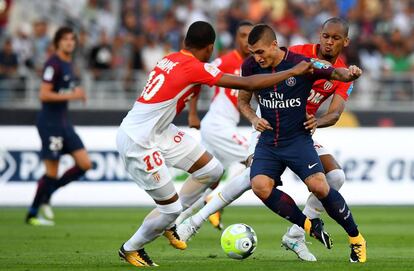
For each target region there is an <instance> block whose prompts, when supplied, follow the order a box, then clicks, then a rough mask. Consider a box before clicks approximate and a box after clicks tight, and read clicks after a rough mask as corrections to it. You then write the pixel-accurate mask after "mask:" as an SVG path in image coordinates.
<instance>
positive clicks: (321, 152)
mask: <svg viewBox="0 0 414 271" xmlns="http://www.w3.org/2000/svg"><path fill="white" fill-rule="evenodd" d="M313 147H314V148H315V151H316V152H317V153H318V156H322V155H328V154H330V155H332V154H331V152H330V151H329V150H328V149H326V148H325V147H324V146H322V145H321V144H319V142H318V141H316V140H315V139H314V140H313Z"/></svg>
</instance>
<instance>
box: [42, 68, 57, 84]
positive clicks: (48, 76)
mask: <svg viewBox="0 0 414 271" xmlns="http://www.w3.org/2000/svg"><path fill="white" fill-rule="evenodd" d="M54 74H55V69H53V67H52V66H47V67H46V69H45V71H44V73H43V80H45V81H51V80H52V79H53V75H54Z"/></svg>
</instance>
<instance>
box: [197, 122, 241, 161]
mask: <svg viewBox="0 0 414 271" xmlns="http://www.w3.org/2000/svg"><path fill="white" fill-rule="evenodd" d="M209 127H211V126H208V125H205V126H203V125H201V129H200V133H201V144H202V145H203V146H204V147H206V148H207V150H208V151H209V152H210V153H211V154H212V155H214V156H215V157H216V158H217V159H218V160H219V161H220V162H221V163H222V164H223V167H225V168H228V167H229V166H230V165H231V164H232V163H235V162H242V161H244V160H246V158H247V156H248V149H249V145H248V140H247V139H246V138H245V137H244V136H243V135H241V134H240V133H239V132H238V130H237V127H232V126H230V127H223V126H220V127H217V126H215V127H214V128H213V127H211V128H209Z"/></svg>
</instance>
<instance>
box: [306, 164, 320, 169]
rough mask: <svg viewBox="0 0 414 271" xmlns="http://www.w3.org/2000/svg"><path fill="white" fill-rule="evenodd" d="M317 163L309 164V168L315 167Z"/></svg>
mask: <svg viewBox="0 0 414 271" xmlns="http://www.w3.org/2000/svg"><path fill="white" fill-rule="evenodd" d="M317 164H318V163H315V164H312V165H310V164H309V165H308V168H309V169H312V168H314V167H315V166H316V165H317Z"/></svg>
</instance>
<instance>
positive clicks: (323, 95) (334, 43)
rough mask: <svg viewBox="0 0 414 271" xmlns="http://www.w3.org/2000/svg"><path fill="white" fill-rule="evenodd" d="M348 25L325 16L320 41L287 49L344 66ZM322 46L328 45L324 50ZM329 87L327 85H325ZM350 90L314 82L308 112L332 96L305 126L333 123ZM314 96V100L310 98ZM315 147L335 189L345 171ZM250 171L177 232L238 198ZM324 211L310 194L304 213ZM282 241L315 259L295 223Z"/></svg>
mask: <svg viewBox="0 0 414 271" xmlns="http://www.w3.org/2000/svg"><path fill="white" fill-rule="evenodd" d="M348 42H349V40H348V24H347V23H346V22H345V21H343V20H342V19H339V18H331V19H328V20H327V21H326V22H325V23H324V24H323V26H322V31H321V34H320V44H307V45H299V46H293V47H291V48H289V49H290V50H292V51H293V52H296V53H300V54H303V55H305V56H308V57H312V58H319V59H323V60H326V61H328V62H330V63H331V64H333V65H334V66H335V67H346V66H345V63H344V62H343V61H342V59H341V58H340V53H341V52H342V49H343V48H344V47H346V46H347V45H348ZM326 48H329V50H327V49H326ZM327 86H329V87H327ZM351 91H352V84H351V83H343V82H338V81H334V82H330V81H326V80H319V81H317V82H316V83H315V84H314V86H313V90H312V92H311V94H310V96H309V98H308V104H307V111H308V112H310V113H311V114H315V113H316V110H317V109H318V108H319V106H320V105H321V104H322V103H323V102H324V101H325V100H326V99H327V98H328V97H329V96H331V95H333V96H334V97H333V99H332V101H331V104H330V106H329V108H328V111H327V112H326V113H325V114H323V115H322V116H321V117H320V118H318V119H317V120H316V119H315V118H314V117H313V115H310V118H309V120H308V121H307V122H306V123H305V126H306V127H307V128H308V129H309V130H312V129H313V128H314V127H316V126H318V127H329V126H331V125H334V124H335V123H336V121H337V120H338V119H339V117H340V115H341V113H342V112H343V110H344V108H345V102H346V99H347V98H348V95H349V94H350V92H351ZM243 95H244V97H241V99H239V106H240V109H241V110H251V109H250V103H249V102H250V99H251V95H250V94H247V93H245V92H243ZM315 97H317V98H318V99H314V98H315ZM251 121H252V122H253V126H254V128H255V129H256V130H257V131H259V132H263V131H264V130H266V129H268V128H269V127H270V126H269V124H268V123H267V121H265V120H264V119H260V118H259V119H256V120H251ZM258 135H259V133H258V132H257V133H254V134H253V135H252V138H251V142H250V149H249V154H252V153H253V152H254V149H255V146H256V142H257V140H256V139H257V137H258ZM314 146H315V149H316V151H317V153H318V155H319V157H320V159H321V161H322V163H323V166H324V170H325V172H326V177H327V181H328V183H329V185H330V186H332V187H333V188H335V189H339V188H340V187H341V186H342V185H343V183H344V182H345V173H344V171H343V170H342V169H341V168H340V166H339V165H338V163H337V162H336V161H335V159H334V157H333V156H332V154H331V153H330V152H329V150H327V149H325V148H324V147H323V146H322V145H320V144H319V143H317V142H316V141H314ZM249 175H250V170H249V169H246V170H245V171H244V172H243V173H242V174H240V175H239V176H237V177H235V178H234V179H232V180H230V181H229V182H228V183H226V184H225V186H224V187H223V188H222V189H221V192H220V193H219V194H218V195H216V196H214V197H213V198H212V200H211V202H209V203H208V204H207V205H206V206H205V207H203V208H202V209H201V210H200V211H199V212H198V213H197V214H195V215H194V216H192V217H191V218H190V219H188V220H186V221H185V222H184V223H183V224H181V225H179V226H178V229H177V231H178V234H179V235H180V237H182V239H183V240H187V239H188V238H189V237H191V235H193V234H194V233H195V230H198V228H199V227H200V226H201V224H202V223H203V221H204V220H206V218H207V217H208V216H209V215H210V214H212V213H214V212H216V211H217V210H220V209H222V208H223V207H225V206H227V205H228V204H230V203H231V202H233V201H234V200H236V199H237V198H238V197H240V196H241V195H242V194H243V193H244V192H245V191H246V190H248V189H250V178H249ZM323 211H324V208H323V206H322V204H321V203H320V202H319V200H318V199H317V198H316V197H315V196H313V194H311V195H310V197H309V199H308V201H307V203H306V205H305V209H304V211H303V212H304V214H305V215H306V216H308V217H310V218H317V217H320V215H321V212H323ZM282 244H283V246H285V247H286V248H288V249H290V250H292V251H294V252H295V253H296V254H297V255H298V257H299V258H300V259H302V260H306V261H315V260H316V258H315V256H314V255H313V254H312V253H310V252H309V250H308V248H307V247H306V243H305V234H304V231H303V229H301V228H300V227H299V226H297V225H293V226H292V227H291V228H289V230H288V232H287V233H286V234H285V235H284V236H283V238H282Z"/></svg>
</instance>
